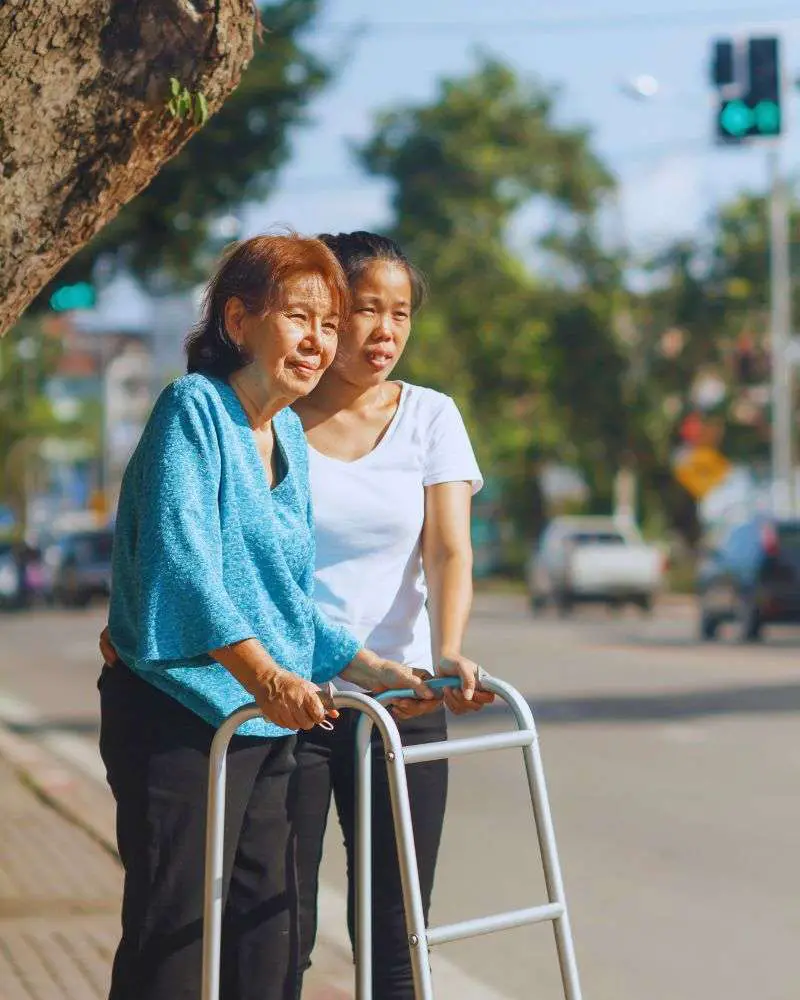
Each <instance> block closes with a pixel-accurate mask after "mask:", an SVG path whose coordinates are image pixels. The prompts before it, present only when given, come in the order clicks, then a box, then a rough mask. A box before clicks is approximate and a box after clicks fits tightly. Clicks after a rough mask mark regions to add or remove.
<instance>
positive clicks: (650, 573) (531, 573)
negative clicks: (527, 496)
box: [526, 517, 666, 614]
mask: <svg viewBox="0 0 800 1000" xmlns="http://www.w3.org/2000/svg"><path fill="white" fill-rule="evenodd" d="M665 562H666V560H665V558H664V554H663V553H662V552H661V551H660V550H659V549H658V548H657V547H656V546H653V545H647V544H645V542H644V541H643V539H642V536H641V535H640V534H639V531H638V529H637V528H636V527H635V525H632V524H628V523H627V522H623V521H617V520H615V519H614V518H611V517H558V518H555V519H554V520H553V521H551V522H550V524H549V525H548V526H547V528H546V530H545V531H544V534H543V535H542V537H541V539H540V541H539V544H538V545H537V546H536V548H535V550H534V551H533V552H532V553H531V555H530V558H529V560H528V566H527V573H526V576H527V584H528V594H529V596H530V603H531V608H532V609H533V610H534V611H538V610H540V609H542V608H544V607H546V606H547V605H548V604H553V605H555V607H556V608H558V610H559V611H560V612H561V613H562V614H569V613H570V611H571V610H572V608H573V606H574V605H575V604H578V603H590V602H592V603H601V604H608V605H613V606H621V605H623V604H635V605H637V606H638V607H640V608H642V609H643V610H644V611H650V610H651V608H652V606H653V600H654V598H655V596H656V594H657V593H658V591H659V589H660V588H661V584H662V581H663V576H664V569H665Z"/></svg>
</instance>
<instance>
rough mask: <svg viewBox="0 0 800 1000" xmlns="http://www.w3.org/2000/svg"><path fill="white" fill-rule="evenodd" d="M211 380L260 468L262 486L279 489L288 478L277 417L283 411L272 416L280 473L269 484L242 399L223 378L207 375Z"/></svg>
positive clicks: (269, 490)
mask: <svg viewBox="0 0 800 1000" xmlns="http://www.w3.org/2000/svg"><path fill="white" fill-rule="evenodd" d="M209 377H210V379H211V381H212V382H213V383H214V384H215V385H216V386H217V387H218V388H219V390H220V394H221V396H222V401H223V403H224V404H225V409H226V410H227V411H228V415H229V416H230V417H231V419H232V420H233V422H234V423H235V424H236V426H237V428H238V430H239V432H240V434H241V436H242V438H243V439H245V441H246V444H245V447H246V448H247V449H248V451H249V452H250V457H251V459H252V460H253V461H255V462H257V463H258V467H259V469H260V470H261V475H262V476H263V477H264V487H265V489H266V490H267V492H268V493H269V494H270V495H271V494H273V493H275V491H276V490H279V489H280V488H281V486H283V484H284V483H285V482H286V480H287V479H288V478H289V456H288V454H287V452H286V449H285V448H284V446H283V442H282V441H281V436H280V432H279V428H278V417H279V416H280V414H281V413H282V412H283V411H282V410H278V412H277V413H276V414H275V416H274V417H273V418H272V440H273V447H274V448H277V449H278V458H279V465H280V469H279V472H280V473H281V476H280V479H278V480H277V481H276V482H275V483H274V484H272V485H270V482H269V478H268V477H267V470H266V468H265V467H264V462H263V460H262V458H261V453H260V452H259V450H258V445H257V444H256V437H255V434H254V433H253V428H252V427H251V426H250V421H249V420H248V419H247V413H246V412H245V408H244V406H243V405H242V401H241V400H240V399H239V397H238V396H237V395H236V390H235V389H234V388H233V386H232V385H231V384H230V382H227V381H226V380H225V379H221V378H216V377H215V376H209Z"/></svg>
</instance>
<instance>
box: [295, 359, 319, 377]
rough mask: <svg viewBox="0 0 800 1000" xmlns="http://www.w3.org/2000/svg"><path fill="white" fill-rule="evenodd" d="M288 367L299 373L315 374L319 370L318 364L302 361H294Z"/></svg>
mask: <svg viewBox="0 0 800 1000" xmlns="http://www.w3.org/2000/svg"><path fill="white" fill-rule="evenodd" d="M289 367H290V368H291V369H292V370H293V371H296V372H297V373H298V374H299V375H316V373H317V372H318V371H319V370H320V365H309V364H307V363H305V362H303V361H295V362H293V363H292V364H290V365H289Z"/></svg>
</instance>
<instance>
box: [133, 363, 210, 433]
mask: <svg viewBox="0 0 800 1000" xmlns="http://www.w3.org/2000/svg"><path fill="white" fill-rule="evenodd" d="M223 409H224V402H223V400H222V398H221V396H220V388H219V386H218V385H217V384H215V381H214V380H212V379H210V378H208V377H207V376H205V375H200V374H198V373H193V374H191V375H184V376H182V377H181V378H178V379H175V381H174V382H171V383H170V384H169V385H168V386H166V388H164V389H163V390H162V392H161V394H160V395H159V397H158V399H157V400H156V403H155V406H154V407H153V411H152V413H151V415H150V420H149V422H148V428H147V431H148V433H147V436H148V438H149V439H150V440H151V441H155V442H162V443H163V442H164V441H167V440H168V441H169V442H170V445H171V446H172V445H175V446H177V445H178V444H179V443H180V442H181V441H183V440H186V441H187V442H188V441H191V442H193V443H194V444H195V445H199V444H200V443H203V446H204V447H207V446H208V443H209V442H210V441H212V440H215V439H217V438H219V436H220V415H221V412H222V410H223Z"/></svg>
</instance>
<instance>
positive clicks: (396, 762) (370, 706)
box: [337, 695, 433, 1000]
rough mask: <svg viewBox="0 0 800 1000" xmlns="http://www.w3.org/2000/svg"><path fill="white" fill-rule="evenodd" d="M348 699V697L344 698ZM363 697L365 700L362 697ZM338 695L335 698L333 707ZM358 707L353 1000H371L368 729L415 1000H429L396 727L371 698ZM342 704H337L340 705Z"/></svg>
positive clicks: (430, 989) (430, 993)
mask: <svg viewBox="0 0 800 1000" xmlns="http://www.w3.org/2000/svg"><path fill="white" fill-rule="evenodd" d="M348 696H349V695H348ZM362 697H363V696H362ZM340 698H342V695H338V696H337V702H339V699H340ZM365 701H366V704H364V703H359V704H358V705H357V706H353V707H358V708H359V709H361V711H362V712H363V713H364V715H363V716H362V718H361V719H360V720H359V722H358V726H357V729H356V745H357V762H356V763H357V779H358V788H359V795H358V799H357V817H356V858H357V861H356V916H357V919H356V1000H372V770H371V766H372V748H371V743H370V736H371V732H372V724H373V723H374V724H375V725H377V727H378V731H379V732H380V734H381V737H382V739H383V745H384V750H385V754H386V763H387V769H388V777H389V797H390V800H391V806H392V819H393V821H394V829H395V837H396V840H397V856H398V864H399V867H400V883H401V886H402V890H403V903H404V908H405V917H406V931H407V933H408V944H409V950H410V953H411V969H412V975H413V977H414V996H415V1000H433V981H432V977H431V967H430V959H429V951H428V938H427V933H426V930H425V915H424V912H423V906H422V892H421V889H420V884H419V871H418V868H417V853H416V847H415V844H414V829H413V826H412V823H411V808H410V805H409V801H408V785H407V782H406V769H405V761H404V759H403V748H402V743H401V741H400V734H399V733H398V731H397V726H396V724H395V722H394V720H393V719H392V717H391V716H390V715H389V713H388V712H387V711H386V709H385V708H383V706H382V705H380V704H379V703H378V702H376V701H374V700H372V699H369V700H367V699H365ZM339 703H341V702H339Z"/></svg>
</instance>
